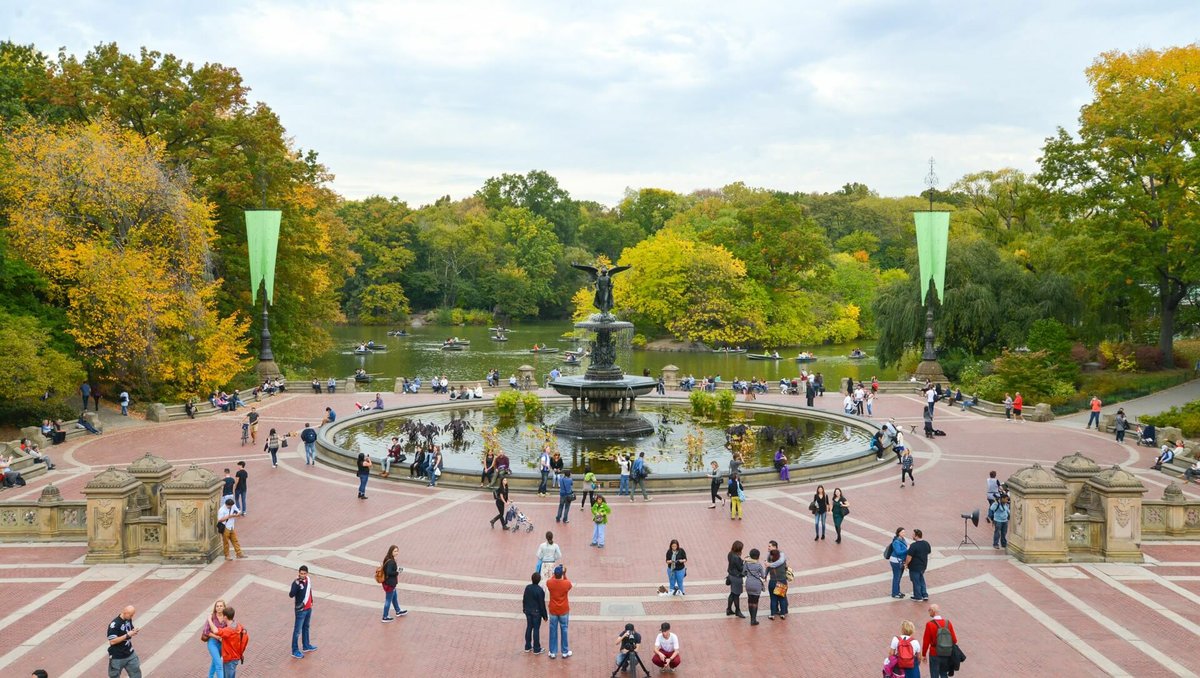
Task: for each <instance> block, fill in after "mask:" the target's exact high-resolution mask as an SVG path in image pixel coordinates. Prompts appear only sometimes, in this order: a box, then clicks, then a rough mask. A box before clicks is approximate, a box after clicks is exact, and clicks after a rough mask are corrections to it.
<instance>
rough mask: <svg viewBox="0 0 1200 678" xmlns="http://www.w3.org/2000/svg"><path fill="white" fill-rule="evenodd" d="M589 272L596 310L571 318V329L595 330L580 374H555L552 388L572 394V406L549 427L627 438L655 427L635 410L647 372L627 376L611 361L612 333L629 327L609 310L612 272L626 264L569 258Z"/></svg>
mask: <svg viewBox="0 0 1200 678" xmlns="http://www.w3.org/2000/svg"><path fill="white" fill-rule="evenodd" d="M571 266H572V267H573V268H577V269H579V270H581V271H584V272H586V273H588V274H590V275H591V277H592V285H593V286H594V287H595V289H596V293H595V296H594V298H593V303H594V305H595V307H596V309H597V310H598V311H600V312H599V313H593V314H592V315H591V316H590V317H589V318H588V319H587V320H584V321H583V322H578V323H575V327H576V329H581V330H588V331H590V332H593V333H595V339H593V340H592V342H591V352H592V355H591V360H590V362H589V364H588V368H587V371H586V372H584V374H583V376H572V377H559V378H558V379H555V380H553V381H551V382H550V386H551V388H553V389H554V390H555V391H558V392H559V393H560V394H562V395H565V396H568V397H570V398H571V412H570V413H569V414H568V415H567V416H565V417H563V418H561V419H559V420H558V421H557V422H556V423H555V424H554V431H555V432H556V433H561V434H564V435H567V436H571V437H575V438H629V437H633V436H641V435H647V434H650V433H653V432H654V426H653V425H651V424H650V422H649V421H647V420H646V419H645V418H644V417H642V415H640V414H638V411H637V408H636V407H635V405H634V401H635V400H637V397H638V396H642V395H646V394H647V393H649V392H650V391H652V390H654V387H655V386H656V385H657V384H658V382H657V381H656V380H655V379H653V378H651V377H638V376H628V375H626V374H625V373H624V372H622V371H621V368H620V367H618V366H617V365H616V361H617V346H616V343H614V341H613V333H614V332H619V331H621V330H627V329H632V328H633V323H630V322H625V321H623V320H617V318H616V316H614V315H613V314H612V307H613V293H612V278H613V276H615V275H616V274H618V273H620V272H621V271H624V270H626V269H628V268H629V267H628V266H615V267H612V268H609V267H606V266H602V267H600V268H596V267H595V266H584V265H581V264H571Z"/></svg>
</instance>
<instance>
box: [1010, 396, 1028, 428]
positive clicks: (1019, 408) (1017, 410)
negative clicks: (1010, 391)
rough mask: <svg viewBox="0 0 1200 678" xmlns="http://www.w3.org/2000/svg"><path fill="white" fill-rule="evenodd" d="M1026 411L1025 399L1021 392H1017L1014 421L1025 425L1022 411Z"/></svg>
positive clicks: (1014, 402) (1014, 403)
mask: <svg viewBox="0 0 1200 678" xmlns="http://www.w3.org/2000/svg"><path fill="white" fill-rule="evenodd" d="M1023 409H1025V399H1024V398H1022V397H1021V392H1020V391H1017V395H1016V397H1014V398H1013V419H1016V420H1017V421H1019V422H1021V423H1022V424H1024V423H1025V417H1024V416H1022V415H1021V411H1022V410H1023Z"/></svg>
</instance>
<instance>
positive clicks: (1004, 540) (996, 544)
mask: <svg viewBox="0 0 1200 678" xmlns="http://www.w3.org/2000/svg"><path fill="white" fill-rule="evenodd" d="M988 513H989V514H991V516H992V548H994V549H1001V548H1004V549H1006V548H1008V517H1009V509H1008V496H1007V495H1005V496H1001V497H1000V498H998V499H996V501H995V503H993V504H992V505H991V507H990V508H989V510H988Z"/></svg>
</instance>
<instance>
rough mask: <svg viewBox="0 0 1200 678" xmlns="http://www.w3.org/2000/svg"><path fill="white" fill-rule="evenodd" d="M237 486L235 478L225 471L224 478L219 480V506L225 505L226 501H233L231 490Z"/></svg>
mask: <svg viewBox="0 0 1200 678" xmlns="http://www.w3.org/2000/svg"><path fill="white" fill-rule="evenodd" d="M236 485H237V478H234V477H233V475H232V474H231V473H230V472H229V469H225V477H224V478H222V479H221V506H224V505H225V500H226V499H233V488H234V487H235V486H236Z"/></svg>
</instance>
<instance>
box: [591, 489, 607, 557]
mask: <svg viewBox="0 0 1200 678" xmlns="http://www.w3.org/2000/svg"><path fill="white" fill-rule="evenodd" d="M611 512H612V509H611V508H609V506H608V502H607V501H606V500H605V499H604V495H602V494H598V495H596V503H594V504H592V523H593V524H594V527H593V528H592V546H595V547H597V548H604V531H605V529H606V528H607V527H608V514H609V513H611Z"/></svg>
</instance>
